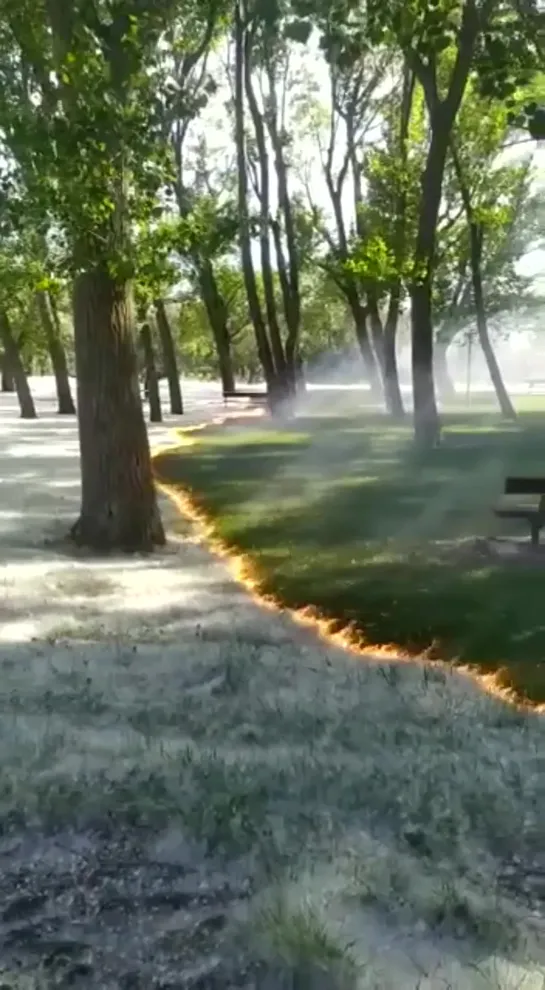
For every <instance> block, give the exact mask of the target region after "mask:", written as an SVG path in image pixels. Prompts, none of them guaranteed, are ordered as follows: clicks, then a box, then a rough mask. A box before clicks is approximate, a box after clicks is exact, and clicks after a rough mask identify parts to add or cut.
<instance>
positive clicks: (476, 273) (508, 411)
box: [470, 223, 517, 420]
mask: <svg viewBox="0 0 545 990" xmlns="http://www.w3.org/2000/svg"><path fill="white" fill-rule="evenodd" d="M470 238H471V278H472V282H473V296H474V299H475V313H476V316H477V331H478V334H479V342H480V345H481V347H482V349H483V354H484V357H485V361H486V366H487V368H488V373H489V375H490V378H491V380H492V384H493V386H494V390H495V392H496V396H497V399H498V403H499V406H500V409H501V412H502V415H503V416H505V418H506V419H511V420H516V418H517V414H516V412H515V408H514V406H513V403H512V402H511V399H510V398H509V394H508V392H507V389H506V387H505V385H504V381H503V378H502V375H501V371H500V366H499V364H498V362H497V360H496V355H495V353H494V348H493V347H492V342H491V340H490V335H489V333H488V321H487V319H486V306H485V301H484V293H483V282H482V277H481V255H482V230H481V229H480V228H479V227H478V225H477V224H475V223H471V224H470Z"/></svg>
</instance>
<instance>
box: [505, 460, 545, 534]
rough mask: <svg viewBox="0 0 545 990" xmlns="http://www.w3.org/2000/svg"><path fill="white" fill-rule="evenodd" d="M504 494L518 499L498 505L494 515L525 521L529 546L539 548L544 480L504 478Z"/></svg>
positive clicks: (544, 503) (544, 508) (544, 504)
mask: <svg viewBox="0 0 545 990" xmlns="http://www.w3.org/2000/svg"><path fill="white" fill-rule="evenodd" d="M504 494H505V495H507V496H510V497H511V496H515V495H518V496H519V499H518V500H517V502H516V503H513V502H512V503H510V504H507V503H502V504H501V505H498V506H497V507H496V508H495V509H494V512H495V514H496V515H497V516H499V517H500V518H502V519H526V521H527V523H528V525H529V526H530V540H531V544H532V546H533V547H537V546H539V531H540V530H541V529H542V528H543V526H545V478H512V477H511V478H506V479H505V489H504ZM520 496H523V499H521V498H520Z"/></svg>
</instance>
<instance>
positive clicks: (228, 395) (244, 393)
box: [223, 388, 269, 407]
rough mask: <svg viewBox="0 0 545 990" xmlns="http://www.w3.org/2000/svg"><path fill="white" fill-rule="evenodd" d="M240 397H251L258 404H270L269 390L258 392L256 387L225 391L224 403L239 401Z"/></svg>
mask: <svg viewBox="0 0 545 990" xmlns="http://www.w3.org/2000/svg"><path fill="white" fill-rule="evenodd" d="M239 399H249V400H250V401H251V402H253V404H254V405H256V406H267V407H268V405H269V396H268V395H267V392H258V391H257V390H256V389H248V390H244V389H238V388H237V389H235V390H234V391H233V392H225V391H224V393H223V403H224V405H228V404H229V402H237V401H238V400H239Z"/></svg>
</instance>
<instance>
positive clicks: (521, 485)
mask: <svg viewBox="0 0 545 990" xmlns="http://www.w3.org/2000/svg"><path fill="white" fill-rule="evenodd" d="M504 490H505V494H506V495H545V478H516V477H513V476H511V477H508V478H506V479H505V489H504Z"/></svg>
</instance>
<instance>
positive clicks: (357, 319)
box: [349, 295, 383, 402]
mask: <svg viewBox="0 0 545 990" xmlns="http://www.w3.org/2000/svg"><path fill="white" fill-rule="evenodd" d="M349 306H350V312H351V313H352V319H353V320H354V329H355V331H356V340H357V341H358V346H359V349H360V353H361V356H362V360H363V366H364V368H365V373H366V376H367V381H368V383H369V387H370V389H371V395H372V397H373V398H374V399H375V401H377V402H381V401H382V398H383V394H382V387H381V383H380V374H379V369H378V365H377V361H376V358H375V355H374V352H373V348H372V347H371V341H370V340H369V331H368V329H367V314H366V312H365V309H364V307H363V306H362V305H361V303H360V302H359V300H358V299H356V298H355V297H354V295H351V298H350V299H349Z"/></svg>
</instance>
